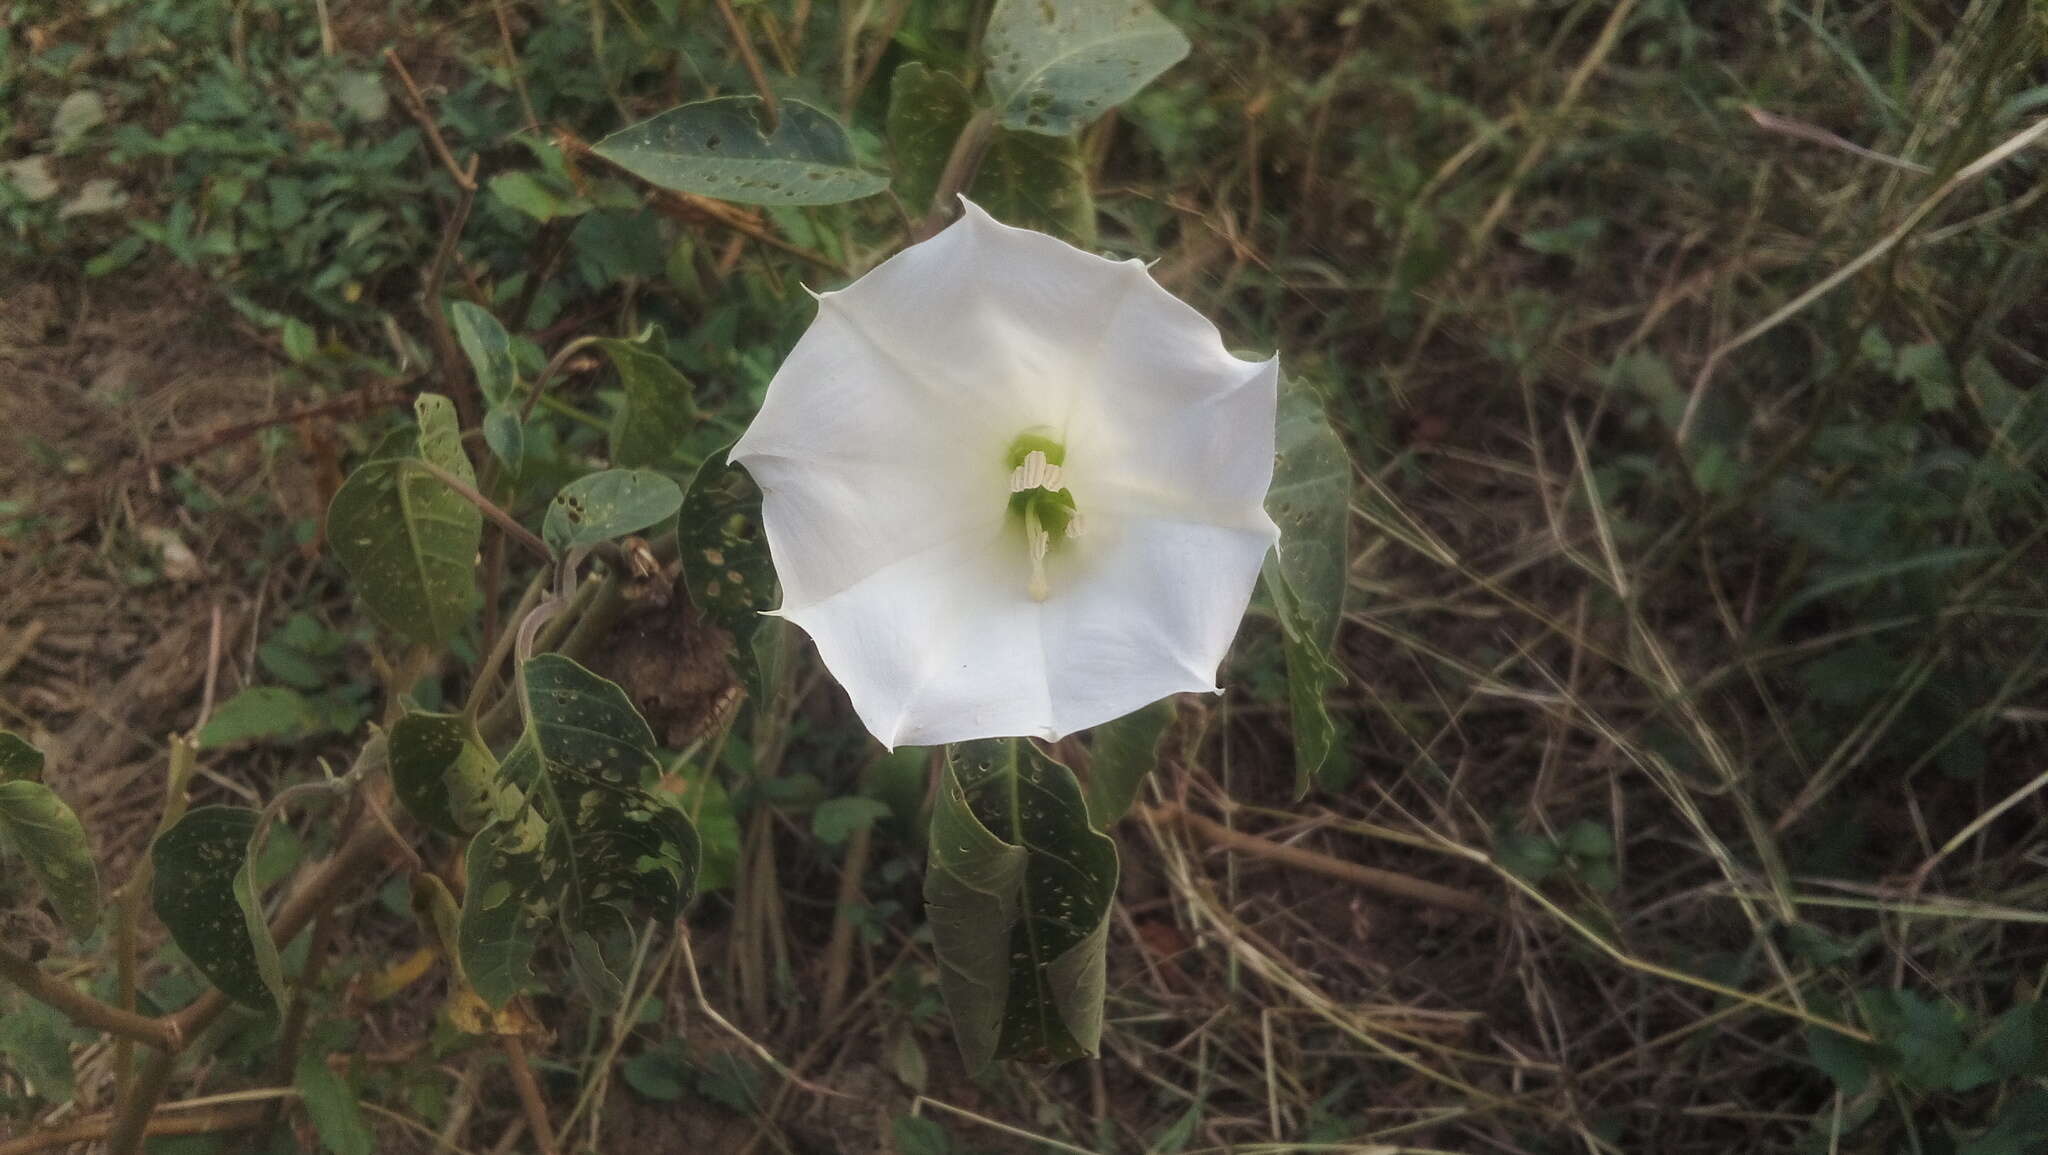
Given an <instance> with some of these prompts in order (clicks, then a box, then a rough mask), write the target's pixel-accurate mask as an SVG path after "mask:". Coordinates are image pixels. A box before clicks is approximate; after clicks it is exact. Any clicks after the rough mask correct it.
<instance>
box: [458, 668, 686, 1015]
mask: <svg viewBox="0 0 2048 1155" xmlns="http://www.w3.org/2000/svg"><path fill="white" fill-rule="evenodd" d="M519 692H520V695H521V698H522V704H523V705H524V706H525V708H526V718H527V724H526V731H525V733H524V734H523V735H522V736H521V737H520V740H519V742H518V744H517V745H515V746H514V747H513V748H512V750H511V752H510V753H509V754H507V755H506V757H505V761H504V763H503V764H502V766H501V767H500V769H499V781H500V783H501V784H503V785H505V786H509V787H512V788H513V789H512V790H509V791H502V792H500V794H499V796H498V799H497V801H498V804H499V808H498V812H497V816H496V817H495V818H494V819H493V820H492V821H491V822H490V823H489V824H488V825H486V826H485V827H484V828H483V829H482V830H481V831H479V832H478V833H477V836H476V838H475V839H474V840H473V841H472V842H471V843H470V848H469V855H468V866H469V891H468V894H467V896H466V898H465V900H464V902H463V908H462V923H461V928H460V931H459V940H460V943H461V950H462V963H463V970H464V972H465V973H467V974H468V976H469V979H470V982H471V984H472V985H473V986H474V987H475V988H476V992H477V993H478V994H479V995H481V996H483V998H484V999H485V1000H487V1001H488V1002H490V1004H491V1005H492V1006H503V1005H504V1004H505V1002H506V1000H508V999H510V998H511V997H512V996H513V995H515V994H517V993H519V992H520V991H521V990H524V989H526V988H528V987H530V986H531V985H532V984H533V981H534V980H533V970H532V961H533V956H534V951H535V947H536V944H537V941H538V940H539V938H540V937H541V935H542V934H543V933H544V932H545V931H546V930H548V929H549V928H551V927H558V928H559V929H560V930H561V931H562V932H563V934H564V935H565V936H566V937H567V938H568V940H569V943H570V945H571V947H572V950H574V951H575V952H576V953H577V955H578V967H579V973H582V972H585V971H586V970H587V968H588V966H589V965H592V963H593V962H594V964H595V965H597V966H600V967H602V968H605V969H608V970H614V971H615V970H616V969H617V966H618V963H619V959H618V957H617V950H618V946H619V944H620V942H621V938H620V932H621V930H622V929H624V928H626V927H627V926H628V924H627V921H626V920H627V919H628V917H629V916H630V915H633V914H644V915H646V916H649V917H653V918H657V919H672V918H675V917H676V916H677V915H679V914H681V913H682V910H683V907H684V906H685V905H686V904H687V903H688V902H689V900H690V897H691V896H692V895H693V894H694V893H695V888H696V881H697V871H698V860H699V852H698V845H697V832H696V830H695V828H694V827H692V826H691V824H690V820H689V818H688V817H687V816H685V815H684V814H683V812H682V811H681V810H680V809H679V808H677V806H676V805H675V804H674V803H673V802H672V801H670V800H669V799H668V798H667V797H666V796H665V795H662V794H658V793H656V792H655V791H654V790H653V789H652V787H653V786H654V785H655V783H656V782H657V780H658V779H659V777H660V773H661V764H660V762H659V761H658V760H657V757H656V754H655V744H654V734H653V732H652V731H650V730H649V729H648V727H647V723H646V721H645V720H643V719H642V718H641V717H640V715H639V713H638V712H636V711H635V710H634V709H633V705H632V703H631V702H630V701H629V700H628V699H627V697H626V693H625V691H623V690H621V689H620V688H619V687H618V686H616V685H614V684H612V683H611V682H608V681H605V680H604V679H603V678H600V677H598V676H597V675H595V674H593V673H591V672H590V671H588V670H586V669H584V668H583V667H581V666H579V665H577V664H576V663H575V662H573V661H570V660H569V659H568V658H565V657H563V656H561V655H559V654H543V655H541V656H539V657H537V658H533V659H532V660H530V661H528V662H527V663H526V665H525V667H524V668H523V670H522V671H521V676H520V689H519ZM626 939H627V940H630V934H627V935H626ZM593 953H594V955H595V958H594V960H593V957H592V956H593Z"/></svg>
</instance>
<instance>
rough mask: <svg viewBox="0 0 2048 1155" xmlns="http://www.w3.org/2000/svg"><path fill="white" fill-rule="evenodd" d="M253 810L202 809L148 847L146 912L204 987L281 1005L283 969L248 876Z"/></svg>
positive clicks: (262, 1004) (258, 1004) (253, 1003)
mask: <svg viewBox="0 0 2048 1155" xmlns="http://www.w3.org/2000/svg"><path fill="white" fill-rule="evenodd" d="M257 820H258V815H257V813H256V811H254V810H249V809H246V808H244V807H239V806H201V807H199V808H197V809H195V810H192V811H190V812H188V813H187V814H186V815H185V816H184V817H183V818H181V819H179V820H178V822H177V824H176V825H174V826H172V827H171V828H170V829H169V830H166V831H164V832H163V833H162V834H159V835H157V838H156V842H155V844H154V845H152V846H151V847H150V852H149V853H150V860H151V863H152V865H153V866H154V867H155V880H154V885H153V889H152V891H151V894H152V905H153V906H154V908H155V910H156V916H157V918H158V919H160V920H162V922H163V924H164V928H165V929H167V930H169V931H170V932H171V939H172V941H174V942H176V943H177V944H178V949H179V950H182V951H184V952H185V955H186V957H187V958H190V959H191V960H192V963H193V965H194V966H197V967H198V968H199V972H200V973H201V974H203V975H205V976H206V978H207V981H208V982H211V983H212V984H213V985H214V986H216V987H218V988H220V991H221V993H222V994H225V995H227V996H228V997H229V998H231V999H233V1000H235V1001H236V1002H238V1003H241V1004H243V1005H244V1006H250V1007H255V1008H258V1009H262V1010H268V1009H272V1008H274V1007H278V1006H282V1005H283V1002H284V967H283V964H282V963H281V962H280V961H279V959H278V954H277V944H276V943H275V942H272V941H271V938H270V925H269V922H268V921H267V920H266V919H265V918H264V915H263V909H262V907H261V906H260V905H259V904H258V902H257V897H256V887H255V882H254V880H253V878H252V877H251V875H250V858H251V855H250V853H249V840H250V839H251V838H252V837H254V835H255V834H256V825H257Z"/></svg>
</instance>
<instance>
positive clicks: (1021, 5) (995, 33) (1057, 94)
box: [982, 0, 1188, 136]
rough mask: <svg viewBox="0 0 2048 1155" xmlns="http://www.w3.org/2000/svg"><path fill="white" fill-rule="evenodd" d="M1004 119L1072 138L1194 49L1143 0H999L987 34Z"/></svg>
mask: <svg viewBox="0 0 2048 1155" xmlns="http://www.w3.org/2000/svg"><path fill="white" fill-rule="evenodd" d="M982 47H983V50H984V51H985V52H986V53H987V54H988V87H989V91H990V92H991V93H993V94H994V95H995V99H996V110H997V112H999V113H1000V114H1001V115H1002V118H1003V124H1004V125H1006V126H1007V127H1010V128H1020V129H1026V130H1029V131H1031V132H1043V133H1051V134H1053V135H1056V136H1066V135H1071V134H1073V133H1076V132H1079V131H1080V130H1081V129H1082V128H1083V127H1085V126H1086V125H1087V124H1088V122H1090V121H1092V120H1094V119H1095V118H1096V117H1098V116H1101V115H1102V114H1103V113H1105V112H1108V111H1109V110H1110V109H1112V108H1114V107H1116V106H1117V105H1119V104H1122V103H1123V102H1124V101H1126V100H1129V99H1130V98H1131V97H1132V96H1135V95H1136V94H1137V92H1138V90H1139V89H1141V88H1143V87H1145V86H1146V85H1147V84H1150V83H1151V82H1152V81H1153V79H1154V78H1156V77H1157V76H1158V75H1159V74H1160V73H1162V72H1165V71H1166V70H1167V69H1168V68H1171V67H1173V66H1174V65H1175V64H1177V63H1179V61H1180V60H1181V58H1182V57H1184V56H1186V55H1187V54H1188V38H1187V37H1185V36H1183V35H1181V31H1180V29H1178V28H1175V27H1174V26H1173V25H1172V23H1170V22H1169V21H1168V20H1167V19H1166V18H1165V17H1164V16H1161V15H1160V14H1159V13H1158V12H1155V11H1153V9H1152V6H1151V5H1149V4H1147V3H1145V2H1144V0H996V7H995V11H994V12H993V13H991V14H990V16H989V19H988V32H987V34H986V35H984V36H983V38H982Z"/></svg>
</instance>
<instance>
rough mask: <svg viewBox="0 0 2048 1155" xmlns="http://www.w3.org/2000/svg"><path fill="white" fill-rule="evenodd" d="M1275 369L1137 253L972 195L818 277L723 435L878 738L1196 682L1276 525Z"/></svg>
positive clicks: (1069, 720)
mask: <svg viewBox="0 0 2048 1155" xmlns="http://www.w3.org/2000/svg"><path fill="white" fill-rule="evenodd" d="M1279 371H1280V369H1279V360H1278V358H1273V359H1270V360H1266V361H1263V362H1256V363H1254V362H1247V361H1242V360H1239V359H1238V358H1236V357H1233V356H1232V355H1231V354H1230V353H1229V352H1228V351H1227V350H1225V348H1224V347H1223V341H1222V338H1221V337H1220V336H1219V335H1218V333H1217V331H1216V327H1215V326H1214V325H1212V324H1210V323H1209V322H1208V320H1206V319H1205V318H1203V317H1202V315H1201V314H1199V313H1197V312H1196V311H1195V310H1194V309H1192V308H1190V307H1189V306H1188V305H1186V304H1185V303H1183V302H1181V301H1180V300H1179V299H1177V298H1175V297H1174V296H1173V295H1172V294H1171V293H1168V292H1167V291H1166V290H1165V289H1163V288H1161V287H1160V286H1159V284H1158V282H1156V281H1154V280H1153V279H1152V277H1151V275H1150V274H1149V273H1147V272H1146V270H1145V266H1144V265H1143V264H1142V263H1140V262H1138V261H1122V262H1118V261H1110V260H1105V259H1103V258H1101V257H1097V256H1093V255H1091V254H1089V253H1085V252H1082V251H1081V250H1079V249H1076V248H1074V247H1072V246H1070V245H1068V244H1066V243H1065V242H1063V241H1059V240H1056V239H1054V238H1052V237H1049V236H1046V235H1044V234H1042V233H1035V232H1031V231H1029V230H1025V229H1017V228H1011V227H1009V226H1007V225H1003V224H1001V223H999V222H997V221H996V220H994V219H993V218H991V217H990V216H989V215H988V214H986V213H984V212H982V211H981V210H980V209H979V208H976V207H975V206H974V205H972V204H968V205H966V206H965V215H964V216H963V217H962V218H961V219H960V220H959V221H958V222H956V223H955V224H953V225H952V226H951V227H949V228H947V229H946V230H945V231H944V232H941V233H940V234H939V235H938V236H936V237H933V238H932V239H931V240H929V241H926V242H924V243H922V244H918V245H913V246H911V247H910V248H907V249H905V250H904V251H903V252H901V253H898V254H897V255H896V256H894V257H892V258H890V259H889V260H887V261H884V262H883V263H882V264H881V265H879V266H877V267H876V268H875V269H874V270H873V271H871V272H869V273H868V274H867V275H865V276H863V277H861V278H860V279H859V280H858V281H856V282H855V283H854V284H852V285H850V286H848V287H847V288H845V289H843V290H840V291H838V292H833V293H826V294H823V295H822V296H820V297H819V298H818V316H817V319H816V320H815V321H813V322H812V324H811V327H810V328H809V330H807V331H806V332H805V333H804V335H803V338H802V339H801V340H800V341H798V342H797V345H796V348H795V349H793V350H791V352H790V355H789V359H788V360H786V361H784V362H783V364H782V367H781V369H780V370H778V371H777V372H776V374H775V378H774V380H773V381H771V382H770V383H769V386H768V396H767V400H766V401H765V402H764V403H763V405H762V407H761V413H760V415H759V416H758V417H756V418H755V419H754V423H753V425H752V426H751V427H750V428H749V429H748V430H747V432H746V435H745V436H744V437H742V438H740V440H739V443H738V444H737V445H735V446H734V447H733V450H732V460H733V461H735V462H737V463H739V464H740V465H742V466H745V467H746V469H747V471H748V472H749V473H751V474H752V475H753V477H754V480H755V481H756V482H757V483H758V484H759V485H760V487H761V491H762V495H763V496H762V521H763V524H764V527H765V529H766V531H767V537H768V548H769V552H770V554H771V555H772V557H773V559H774V562H775V570H776V574H777V576H778V577H779V578H780V579H781V582H782V592H783V604H782V607H781V609H779V610H777V611H776V612H777V613H779V614H781V615H782V616H783V617H786V618H788V619H789V620H790V621H793V622H795V623H796V624H797V625H799V626H801V627H802V628H803V629H804V630H805V631H806V632H808V633H809V634H810V635H811V637H812V639H813V640H814V641H815V642H816V643H817V646H818V652H819V654H820V655H821V656H822V657H823V658H824V661H825V665H826V666H827V667H828V668H829V669H830V670H831V671H832V674H833V675H834V676H835V677H837V678H838V679H839V682H840V684H841V685H843V686H845V687H846V691H847V693H848V695H849V696H851V698H852V699H853V707H854V710H855V711H856V712H858V713H859V714H860V718H861V721H862V722H863V723H865V724H866V725H867V728H868V730H869V731H870V732H872V733H873V734H874V735H875V737H876V738H877V739H879V740H881V742H882V743H883V744H885V745H888V746H892V747H893V746H896V745H899V744H907V745H938V744H941V743H946V742H959V741H966V740H968V739H973V738H990V737H1011V736H1025V735H1031V736H1036V737H1040V738H1046V739H1057V738H1059V737H1061V736H1063V735H1066V734H1070V733H1073V732H1075V731H1077V730H1082V729H1086V728H1087V727H1089V726H1093V725H1095V724H1097V723H1100V722H1106V721H1109V720H1110V719H1112V718H1116V717H1119V716H1121V715H1123V714H1127V713H1129V712H1130V711H1132V710H1136V709H1138V708H1140V707H1142V706H1145V705H1147V704H1149V703H1151V702H1154V701H1157V700H1158V699H1160V698H1163V697H1165V696H1166V695H1168V694H1171V693H1175V692H1177V691H1182V690H1200V691H1214V690H1215V689H1216V684H1215V678H1216V668H1217V666H1218V664H1219V663H1220V662H1221V661H1222V659H1223V654H1224V651H1225V650H1227V649H1228V648H1229V646H1230V641H1231V639H1232V637H1234V636H1235V635H1236V633H1237V627H1238V623H1239V621H1240V620H1241V619H1242V618H1243V616H1244V610H1245V605H1246V603H1247V602H1248V601H1249V600H1250V598H1251V591H1252V584H1253V582H1255V581H1256V580H1257V579H1258V574H1259V564H1260V562H1261V561H1262V560H1263V558H1264V557H1265V554H1266V551H1267V550H1268V549H1270V548H1271V547H1272V546H1273V543H1274V542H1275V541H1276V540H1277V539H1278V537H1279V531H1278V529H1277V528H1275V526H1274V525H1273V522H1272V519H1271V518H1269V517H1267V516H1266V511H1265V508H1264V504H1263V503H1264V500H1265V496H1266V489H1267V487H1268V486H1269V485H1270V484H1271V482H1272V478H1273V421H1274V406H1275V403H1276V395H1277V387H1278V383H1279Z"/></svg>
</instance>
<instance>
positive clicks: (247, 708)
mask: <svg viewBox="0 0 2048 1155" xmlns="http://www.w3.org/2000/svg"><path fill="white" fill-rule="evenodd" d="M320 728H321V719H320V715H319V712H318V711H316V710H314V709H313V704H312V703H311V702H309V701H307V700H306V697H305V695H303V694H301V693H299V692H298V691H297V690H289V689H286V688H285V687H283V686H251V687H249V688H248V689H246V690H243V691H242V692H241V693H239V694H236V695H235V696H234V697H232V698H229V699H228V700H227V701H225V702H222V703H221V704H220V706H219V707H218V708H216V709H215V710H214V712H213V717H211V718H208V719H207V720H206V725H205V726H204V727H202V728H201V729H200V731H199V746H200V748H201V749H203V750H218V749H220V748H221V747H222V746H232V745H234V744H235V743H237V742H247V741H250V740H252V739H259V738H303V737H305V736H306V735H307V734H311V733H313V732H315V731H317V730H319V729H320Z"/></svg>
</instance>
